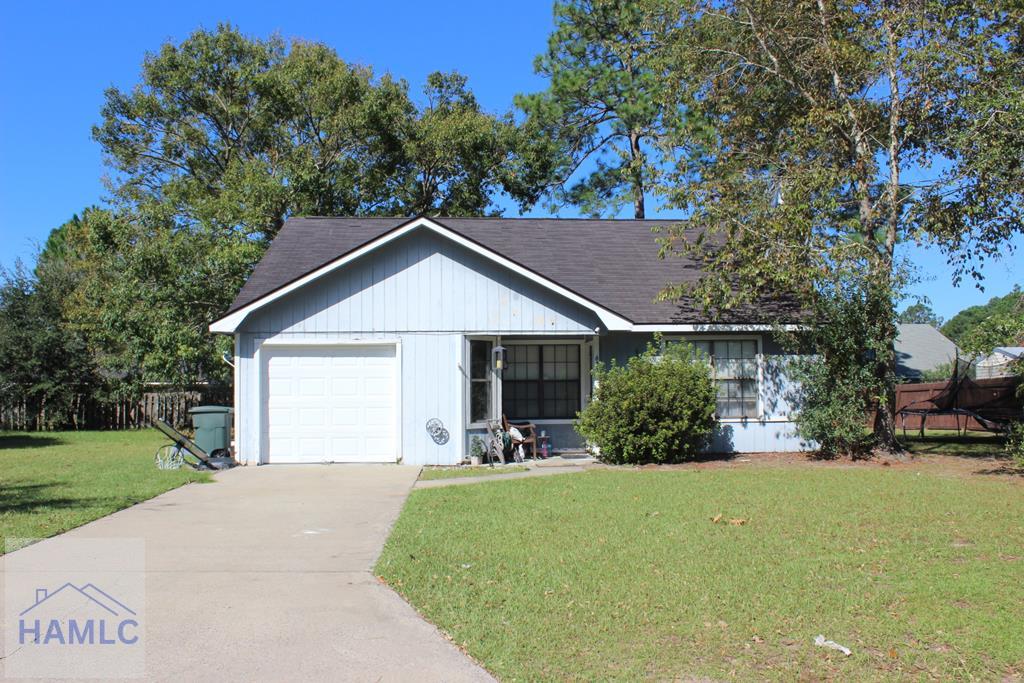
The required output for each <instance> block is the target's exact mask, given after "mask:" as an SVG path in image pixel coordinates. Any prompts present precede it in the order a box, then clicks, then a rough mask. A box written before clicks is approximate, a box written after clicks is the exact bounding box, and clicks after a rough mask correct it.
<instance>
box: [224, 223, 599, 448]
mask: <svg viewBox="0 0 1024 683" xmlns="http://www.w3.org/2000/svg"><path fill="white" fill-rule="evenodd" d="M599 324H600V322H599V321H598V320H597V319H596V316H594V315H593V313H592V312H591V311H589V310H587V309H585V308H583V307H581V306H578V305H576V304H574V303H572V302H570V301H566V300H564V299H563V298H561V297H559V296H557V295H555V294H553V293H552V292H550V291H549V290H547V289H545V288H543V287H541V286H539V285H537V284H535V283H533V282H531V281H530V280H529V279H527V278H526V277H524V276H523V275H520V274H517V273H515V272H513V271H512V270H510V269H508V268H504V267H502V266H500V265H497V264H495V263H493V262H491V261H489V260H487V259H484V258H483V257H480V256H478V255H476V254H474V253H472V252H470V251H468V250H466V249H463V248H462V247H459V246H458V245H456V244H453V243H451V242H449V241H447V240H444V239H443V238H440V237H438V236H436V235H433V234H430V233H413V234H410V235H408V236H407V237H405V238H403V239H401V240H399V241H397V242H395V243H393V244H391V245H389V246H387V247H385V248H383V249H381V250H380V251H378V252H375V253H372V254H369V255H367V257H366V258H364V259H361V260H360V261H358V262H354V263H352V264H350V265H349V266H347V267H345V268H342V269H341V270H340V271H338V272H336V273H333V274H331V275H328V276H325V277H324V278H322V279H321V280H320V281H318V282H315V283H310V285H308V286H306V287H303V288H302V289H300V290H297V291H296V292H294V293H293V294H291V295H289V296H287V297H284V298H282V299H281V300H279V301H277V302H274V303H273V304H271V305H269V306H267V307H266V308H264V309H261V310H260V311H257V312H256V313H254V314H253V316H251V317H250V319H248V320H246V321H245V323H243V326H242V328H241V330H240V333H239V335H238V337H237V354H238V364H237V365H238V367H237V370H236V393H237V405H236V414H237V415H238V424H237V434H236V441H237V444H236V448H237V451H238V454H239V457H240V458H242V459H244V460H249V461H255V460H256V458H258V457H259V454H260V449H261V430H262V427H261V423H262V421H263V417H262V411H263V410H264V403H265V401H264V398H263V397H262V396H261V387H260V376H261V374H262V373H261V369H260V368H259V367H258V357H259V354H258V350H259V348H260V345H261V344H262V343H263V342H264V341H266V340H267V339H273V340H274V342H275V343H285V342H286V343H296V344H301V343H309V342H314V341H315V342H324V341H328V342H338V343H343V342H353V341H358V340H392V341H397V342H399V343H400V354H401V361H400V362H401V370H400V372H401V389H400V391H401V398H400V400H401V406H402V424H401V433H400V436H399V438H400V439H401V451H402V458H403V462H404V463H409V464H452V463H456V462H458V461H459V460H460V459H461V457H462V456H463V453H464V450H463V449H464V444H465V443H466V439H465V430H464V415H463V412H464V407H463V382H464V376H465V375H464V369H463V362H464V361H463V351H464V341H463V340H464V336H465V335H467V334H474V333H487V334H515V335H522V334H529V335H531V336H547V335H566V334H577V335H578V334H581V333H592V332H593V329H594V328H595V327H596V326H598V325H599ZM431 418H438V419H440V420H441V421H442V422H443V423H444V425H445V427H446V428H447V429H448V431H449V432H450V434H451V438H450V439H449V441H448V443H446V444H443V445H438V444H436V443H435V442H434V441H433V439H432V438H431V437H430V436H429V435H428V434H427V432H426V428H425V425H426V422H427V420H429V419H431Z"/></svg>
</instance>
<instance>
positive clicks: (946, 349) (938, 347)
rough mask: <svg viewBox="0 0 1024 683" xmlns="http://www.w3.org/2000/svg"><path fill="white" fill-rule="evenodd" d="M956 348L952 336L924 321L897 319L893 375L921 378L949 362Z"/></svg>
mask: <svg viewBox="0 0 1024 683" xmlns="http://www.w3.org/2000/svg"><path fill="white" fill-rule="evenodd" d="M959 356H960V349H958V348H957V345H956V344H955V343H954V342H953V340H952V339H950V338H949V337H947V336H946V335H944V334H942V332H939V331H938V330H937V329H935V328H934V327H932V326H931V325H928V324H926V323H900V325H899V327H898V329H897V334H896V376H897V377H899V378H900V379H903V380H917V379H921V377H923V376H924V374H925V373H926V372H929V371H932V370H935V369H937V368H940V367H941V366H943V365H947V364H948V365H952V364H953V363H954V362H956V359H957V358H958V357H959Z"/></svg>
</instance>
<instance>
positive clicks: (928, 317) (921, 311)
mask: <svg viewBox="0 0 1024 683" xmlns="http://www.w3.org/2000/svg"><path fill="white" fill-rule="evenodd" d="M899 322H901V323H918V324H923V325H931V326H932V327H934V328H935V329H939V328H940V327H942V318H941V317H939V316H938V315H937V314H936V313H935V311H933V310H932V307H931V302H929V301H928V299H927V298H925V299H922V300H920V301H915V302H914V303H912V304H910V305H909V306H907V307H906V308H904V309H903V310H902V311H900V314H899Z"/></svg>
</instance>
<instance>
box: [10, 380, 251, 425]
mask: <svg viewBox="0 0 1024 683" xmlns="http://www.w3.org/2000/svg"><path fill="white" fill-rule="evenodd" d="M232 399H233V396H232V391H231V387H223V386H202V387H195V388H192V389H185V390H178V391H146V392H144V393H143V394H142V395H141V396H140V397H139V398H137V399H115V400H109V399H108V400H102V399H97V398H92V397H83V396H77V397H75V399H74V400H73V401H72V405H71V409H70V410H67V409H66V408H64V407H62V408H61V410H59V411H48V410H47V408H46V406H45V405H44V406H39V405H33V404H32V403H30V402H29V401H27V400H25V399H24V398H16V397H12V396H10V395H8V396H6V397H4V400H3V401H2V402H0V429H3V430H12V431H52V430H57V429H140V428H143V427H148V426H149V424H150V420H151V419H153V418H161V419H163V420H165V421H166V422H168V423H169V424H171V425H173V426H174V427H176V428H179V429H181V428H184V427H187V426H188V425H189V423H190V419H189V415H188V411H189V410H190V409H192V408H193V407H195V406H200V405H231V402H232Z"/></svg>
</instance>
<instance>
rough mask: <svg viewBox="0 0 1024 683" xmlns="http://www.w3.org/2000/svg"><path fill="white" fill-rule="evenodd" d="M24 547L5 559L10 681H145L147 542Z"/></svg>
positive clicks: (56, 541) (54, 542)
mask: <svg viewBox="0 0 1024 683" xmlns="http://www.w3.org/2000/svg"><path fill="white" fill-rule="evenodd" d="M10 547H11V543H10V542H9V543H8V548H10ZM17 547H18V548H20V549H17V550H15V551H13V552H9V553H8V554H7V555H6V556H5V557H4V603H5V610H4V617H5V622H4V652H3V668H4V672H3V673H4V675H5V676H7V677H16V678H37V677H41V678H132V677H138V676H144V675H145V662H146V660H145V642H146V637H145V623H146V622H145V556H144V543H143V541H142V539H123V538H96V539H90V538H62V537H56V538H52V539H47V540H44V541H40V542H38V543H35V544H31V545H26V543H25V542H24V541H23V540H19V541H17Z"/></svg>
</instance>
